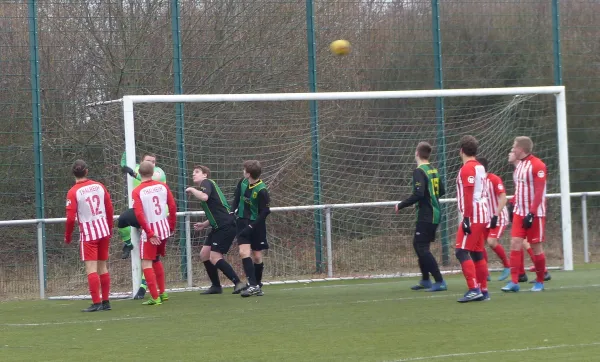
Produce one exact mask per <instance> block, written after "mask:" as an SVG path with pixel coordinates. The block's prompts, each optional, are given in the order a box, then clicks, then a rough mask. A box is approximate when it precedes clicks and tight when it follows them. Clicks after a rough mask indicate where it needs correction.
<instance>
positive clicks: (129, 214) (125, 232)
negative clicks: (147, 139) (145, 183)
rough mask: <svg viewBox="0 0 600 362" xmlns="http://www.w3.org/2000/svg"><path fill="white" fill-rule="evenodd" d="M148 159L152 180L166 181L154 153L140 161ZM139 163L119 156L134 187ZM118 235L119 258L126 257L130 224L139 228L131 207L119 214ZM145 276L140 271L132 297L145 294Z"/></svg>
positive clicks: (129, 246) (144, 155) (137, 176)
mask: <svg viewBox="0 0 600 362" xmlns="http://www.w3.org/2000/svg"><path fill="white" fill-rule="evenodd" d="M144 161H148V162H151V163H152V164H153V165H154V175H152V179H153V180H154V181H160V182H163V183H167V177H166V175H165V172H164V171H163V170H162V169H161V168H160V167H158V166H156V155H155V154H153V153H148V152H147V153H144V154H143V155H142V160H141V162H140V163H142V162H144ZM139 167H140V165H139V164H137V165H135V168H134V169H132V168H131V167H129V166H127V157H126V154H125V152H123V157H121V170H122V171H123V172H124V173H127V174H128V175H129V176H131V177H133V187H134V188H136V187H137V186H138V185H139V184H140V183H141V182H142V178H141V176H140V175H139V173H138V169H139ZM118 226H119V236H120V237H121V240H123V243H124V245H123V254H121V259H127V258H129V256H130V255H131V250H133V244H132V243H131V226H133V227H135V228H139V227H140V224H139V223H138V221H137V219H136V217H135V213H134V212H133V209H128V210H127V211H125V212H124V213H122V214H121V215H119V221H118ZM147 288H148V287H147V285H146V278H144V274H143V273H142V284H141V285H140V289H139V290H138V292H137V294H136V295H135V296H134V297H133V299H143V298H144V295H145V294H146V289H147Z"/></svg>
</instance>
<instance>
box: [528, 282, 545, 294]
mask: <svg viewBox="0 0 600 362" xmlns="http://www.w3.org/2000/svg"><path fill="white" fill-rule="evenodd" d="M531 291H532V292H543V291H544V283H539V282H537V283H535V284H534V285H533V288H531Z"/></svg>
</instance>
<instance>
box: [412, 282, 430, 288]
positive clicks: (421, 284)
mask: <svg viewBox="0 0 600 362" xmlns="http://www.w3.org/2000/svg"><path fill="white" fill-rule="evenodd" d="M430 288H431V280H419V283H418V284H417V285H413V286H412V287H410V289H412V290H423V289H430Z"/></svg>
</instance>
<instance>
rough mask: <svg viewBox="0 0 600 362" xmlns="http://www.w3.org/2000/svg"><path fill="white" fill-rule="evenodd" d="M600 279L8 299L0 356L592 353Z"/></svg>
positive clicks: (599, 324)
mask: <svg viewBox="0 0 600 362" xmlns="http://www.w3.org/2000/svg"><path fill="white" fill-rule="evenodd" d="M529 274H530V277H531V276H532V273H529ZM492 276H493V277H497V276H498V273H493V274H492ZM599 277H600V269H598V265H588V266H585V267H584V266H578V267H577V270H576V271H572V272H553V279H552V281H550V282H548V283H546V287H547V290H546V291H545V292H543V293H531V292H527V291H522V292H520V293H519V294H517V295H515V294H503V293H501V292H500V291H499V289H500V288H501V287H502V286H503V285H504V283H503V282H497V281H492V282H491V283H490V292H491V293H492V294H491V296H492V300H491V301H489V302H473V303H468V304H459V303H456V299H457V298H458V297H459V296H461V295H462V293H464V291H465V282H464V278H462V277H461V276H449V277H448V278H447V280H448V285H449V291H448V292H444V293H434V294H431V293H426V292H413V291H411V290H409V287H410V286H411V285H412V284H413V283H414V282H415V280H416V278H412V279H404V278H403V279H386V280H369V281H365V280H362V281H346V282H340V281H338V282H324V283H310V284H291V285H281V286H267V287H265V288H264V290H265V294H266V295H265V296H264V297H251V298H240V297H239V296H238V295H231V294H229V293H231V289H230V288H228V289H225V290H224V294H222V295H212V296H201V295H199V293H197V292H186V293H172V294H171V299H170V300H169V301H167V302H165V303H164V304H163V305H161V306H157V307H145V306H142V305H141V304H140V303H141V301H133V300H124V301H114V302H113V310H112V311H110V312H97V313H81V312H79V309H82V308H84V307H86V306H87V305H88V304H89V301H20V302H3V303H0V315H2V320H1V321H0V333H1V335H2V343H1V345H0V360H2V361H23V360H33V361H35V360H45V361H80V360H82V359H86V358H90V356H93V359H94V360H97V361H115V360H148V359H160V360H168V361H192V360H193V361H197V360H203V361H417V360H442V361H464V360H465V359H467V360H476V361H507V362H511V361H514V362H520V361H567V360H569V361H592V360H595V359H596V358H597V355H598V353H600V338H599V337H598V335H600V316H599V315H598V313H596V308H595V306H596V305H597V294H598V291H599V290H600V284H598V279H599ZM522 286H524V290H527V289H526V287H527V286H529V285H527V286H525V285H523V284H522Z"/></svg>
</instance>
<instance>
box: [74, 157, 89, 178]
mask: <svg viewBox="0 0 600 362" xmlns="http://www.w3.org/2000/svg"><path fill="white" fill-rule="evenodd" d="M87 170H88V166H87V164H86V163H85V161H84V160H76V161H75V162H73V168H72V171H73V176H75V177H77V178H82V177H85V175H86V173H87Z"/></svg>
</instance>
